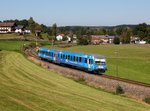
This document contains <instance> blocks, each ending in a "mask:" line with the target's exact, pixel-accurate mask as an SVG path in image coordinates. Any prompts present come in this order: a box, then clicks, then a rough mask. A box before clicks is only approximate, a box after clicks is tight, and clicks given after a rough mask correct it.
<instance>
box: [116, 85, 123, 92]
mask: <svg viewBox="0 0 150 111" xmlns="http://www.w3.org/2000/svg"><path fill="white" fill-rule="evenodd" d="M123 93H124V91H123V89H122V87H121V86H120V85H118V86H117V87H116V94H123Z"/></svg>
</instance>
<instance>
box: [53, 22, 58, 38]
mask: <svg viewBox="0 0 150 111" xmlns="http://www.w3.org/2000/svg"><path fill="white" fill-rule="evenodd" d="M52 35H53V36H55V38H56V36H57V24H56V23H55V24H53V26H52Z"/></svg>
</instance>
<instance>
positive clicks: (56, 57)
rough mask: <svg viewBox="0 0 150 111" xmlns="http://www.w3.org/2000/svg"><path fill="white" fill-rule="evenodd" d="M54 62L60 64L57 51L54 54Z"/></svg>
mask: <svg viewBox="0 0 150 111" xmlns="http://www.w3.org/2000/svg"><path fill="white" fill-rule="evenodd" d="M54 61H55V62H58V51H56V52H55V54H54Z"/></svg>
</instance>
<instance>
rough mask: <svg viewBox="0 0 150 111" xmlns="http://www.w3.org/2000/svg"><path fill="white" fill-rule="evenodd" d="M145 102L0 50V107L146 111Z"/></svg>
mask: <svg viewBox="0 0 150 111" xmlns="http://www.w3.org/2000/svg"><path fill="white" fill-rule="evenodd" d="M149 109H150V106H149V105H146V104H144V103H140V102H137V101H134V100H132V99H129V98H126V97H121V96H118V95H113V94H111V93H106V92H103V91H100V90H96V89H93V88H91V87H88V86H85V85H82V84H79V83H77V82H75V81H73V80H70V79H68V78H65V77H62V76H60V75H58V74H55V73H54V72H50V71H48V70H46V69H43V68H41V67H40V66H37V65H35V64H33V63H31V62H30V61H28V60H26V59H25V58H24V56H23V55H21V54H20V53H17V52H12V51H11V52H10V51H0V111H58V110H60V111H72V110H76V111H87V110H88V111H112V110H113V111H148V110H149Z"/></svg>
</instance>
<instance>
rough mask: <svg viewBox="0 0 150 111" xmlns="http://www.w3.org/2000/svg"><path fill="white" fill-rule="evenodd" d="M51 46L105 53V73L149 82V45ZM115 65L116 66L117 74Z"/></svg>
mask: <svg viewBox="0 0 150 111" xmlns="http://www.w3.org/2000/svg"><path fill="white" fill-rule="evenodd" d="M48 47H49V46H48ZM53 48H56V49H60V50H67V51H75V52H86V53H94V54H102V55H105V56H106V59H107V66H108V70H107V71H106V74H109V75H113V76H119V77H122V78H127V79H131V80H136V81H141V82H145V83H150V45H96V46H94V45H89V46H75V47H68V48H58V47H53ZM116 52H117V54H116ZM116 66H118V75H117V70H116Z"/></svg>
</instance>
